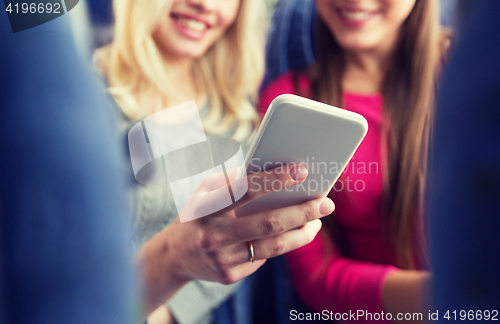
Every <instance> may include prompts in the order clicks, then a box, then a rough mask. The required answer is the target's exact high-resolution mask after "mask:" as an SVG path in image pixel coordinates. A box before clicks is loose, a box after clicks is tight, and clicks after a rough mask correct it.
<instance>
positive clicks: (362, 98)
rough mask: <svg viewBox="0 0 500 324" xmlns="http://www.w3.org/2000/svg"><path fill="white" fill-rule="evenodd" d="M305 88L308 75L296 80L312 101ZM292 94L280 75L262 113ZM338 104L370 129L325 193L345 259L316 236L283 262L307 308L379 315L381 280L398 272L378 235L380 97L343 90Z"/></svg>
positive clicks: (266, 96) (290, 80) (266, 93)
mask: <svg viewBox="0 0 500 324" xmlns="http://www.w3.org/2000/svg"><path fill="white" fill-rule="evenodd" d="M310 86H311V81H310V80H309V79H308V78H307V77H305V76H301V77H300V78H299V89H300V93H301V95H303V96H308V97H311V96H310V94H311V92H310V89H311V87H310ZM295 92H296V91H295V88H294V82H293V78H292V75H291V74H290V73H289V74H285V75H284V76H282V77H280V78H279V79H278V80H276V81H275V82H273V83H272V84H271V85H270V86H269V87H267V88H266V89H265V90H264V92H263V94H262V96H261V105H260V111H261V113H265V111H266V110H267V107H268V106H269V104H270V103H271V101H272V100H273V99H274V98H275V97H276V96H278V95H281V94H285V93H292V94H293V93H295ZM343 100H344V105H345V107H344V108H345V109H347V110H350V111H353V112H356V113H359V114H361V115H363V116H364V117H365V118H366V120H367V121H368V126H369V129H368V133H367V135H366V137H365V139H364V140H363V142H362V143H361V145H360V146H359V148H358V150H357V151H356V153H355V154H354V156H353V158H352V160H351V161H350V162H349V164H348V165H347V167H346V169H345V171H344V173H343V174H342V176H341V177H340V178H339V180H338V181H337V183H336V184H335V186H334V188H333V189H332V191H331V192H330V194H329V196H330V197H331V198H332V199H334V202H335V206H336V208H335V212H334V213H333V216H329V217H335V218H336V220H337V223H338V225H339V227H340V231H341V233H342V238H343V241H344V242H345V246H344V248H345V249H346V251H345V252H346V255H348V257H345V256H341V255H340V254H339V253H338V251H337V249H336V247H335V245H334V244H333V242H329V243H327V241H326V238H325V237H323V236H322V235H318V236H317V237H316V238H315V239H314V240H313V242H312V243H311V244H309V245H307V246H304V247H302V248H300V249H298V250H295V251H293V252H290V253H288V254H287V256H286V259H287V262H288V266H289V268H290V273H291V277H292V281H293V284H294V286H295V287H296V289H297V291H298V293H299V294H300V295H301V297H302V299H303V300H304V301H305V303H306V304H307V305H308V306H309V307H311V308H312V309H314V310H316V311H322V310H329V311H333V312H335V313H345V312H347V313H349V311H352V312H356V311H358V310H363V311H365V312H370V313H380V312H382V311H384V307H383V299H382V289H383V284H384V280H385V278H386V276H387V275H388V274H389V273H390V272H392V271H396V270H397V268H396V267H394V266H393V265H394V264H395V256H394V255H393V253H392V252H391V249H390V248H389V246H388V244H387V242H386V240H384V238H383V233H382V193H383V174H382V171H383V166H382V154H385V153H383V150H384V146H383V145H382V140H381V139H382V136H381V125H382V104H383V97H382V95H380V94H375V95H360V94H353V93H347V92H344V94H343ZM333 195H335V197H333ZM360 320H361V319H360ZM344 321H345V320H344ZM376 322H378V323H380V321H376Z"/></svg>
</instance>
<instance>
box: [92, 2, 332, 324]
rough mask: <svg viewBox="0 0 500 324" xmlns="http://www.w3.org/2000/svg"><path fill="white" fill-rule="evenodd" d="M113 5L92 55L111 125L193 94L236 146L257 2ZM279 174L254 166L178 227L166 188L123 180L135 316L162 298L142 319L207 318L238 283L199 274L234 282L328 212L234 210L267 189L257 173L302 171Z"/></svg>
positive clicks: (258, 59) (252, 84)
mask: <svg viewBox="0 0 500 324" xmlns="http://www.w3.org/2000/svg"><path fill="white" fill-rule="evenodd" d="M114 11H115V18H116V26H115V28H116V30H115V38H114V41H113V42H112V43H111V44H110V45H109V46H106V47H104V48H101V49H99V50H98V51H97V53H96V55H95V59H96V65H97V66H98V68H99V69H100V70H102V72H103V73H104V75H105V77H106V79H107V83H108V86H109V91H110V93H111V94H112V95H113V97H114V99H115V100H116V102H117V106H118V108H117V111H118V115H119V119H120V122H121V125H122V127H121V128H122V131H124V132H125V131H127V130H128V129H130V127H131V126H132V125H135V124H136V123H137V122H138V121H139V120H140V119H142V118H145V117H148V116H150V115H152V114H154V113H156V112H159V111H161V110H163V109H168V107H172V106H174V105H177V104H180V103H183V102H187V101H190V100H196V101H197V103H198V107H199V108H200V116H201V117H202V121H203V124H204V125H203V126H204V129H205V131H206V132H207V133H208V134H207V135H208V136H224V137H232V138H234V139H237V140H239V141H242V144H243V147H244V148H245V147H247V146H248V141H249V138H250V137H251V135H252V133H253V131H254V129H255V126H256V122H257V114H256V112H255V109H254V107H253V105H252V101H253V100H254V99H255V98H256V95H257V91H258V87H259V85H260V82H261V79H262V76H263V72H264V48H263V42H264V33H265V30H264V27H265V22H266V21H265V19H266V18H265V17H266V15H265V7H264V3H263V1H262V0H173V1H172V0H155V1H139V0H115V1H114ZM286 171H287V172H281V173H278V172H268V173H267V174H260V175H255V176H256V179H257V180H255V179H254V182H253V183H249V190H248V191H247V195H246V196H245V197H244V198H242V199H241V200H239V201H238V202H237V203H236V204H234V205H233V206H231V207H230V208H227V209H225V210H222V211H220V212H217V213H214V214H213V215H210V216H207V217H204V218H203V219H197V220H193V221H190V222H187V223H183V224H180V223H179V221H178V218H177V215H178V212H180V211H178V210H176V207H175V205H174V201H173V199H172V193H171V191H170V189H169V187H168V186H166V187H156V186H155V187H153V186H149V185H144V186H143V185H136V186H135V187H134V188H133V190H132V191H133V192H132V197H133V199H132V212H133V213H134V217H133V219H134V221H133V224H134V240H133V241H134V251H138V252H137V257H136V260H137V262H138V264H139V266H140V268H141V270H142V277H143V279H142V280H143V286H144V292H145V306H144V307H145V311H144V313H145V314H149V313H150V312H151V311H153V310H154V309H156V308H157V307H158V306H160V305H162V304H164V303H165V301H167V300H168V305H167V307H163V306H162V307H160V308H158V310H157V311H156V312H155V313H153V315H152V316H150V318H149V320H150V322H155V323H169V322H172V321H173V320H174V318H175V320H176V321H177V322H179V323H208V322H210V320H211V319H212V316H211V314H212V311H213V310H214V309H215V308H216V307H217V306H218V305H220V304H221V303H222V302H223V301H224V300H225V299H227V298H228V297H229V296H230V295H231V293H233V292H234V291H235V289H236V288H237V287H236V286H235V285H229V286H224V285H220V284H218V283H209V282H207V281H215V282H219V283H224V284H231V283H235V282H236V281H238V280H240V279H242V278H244V277H245V276H247V275H249V274H251V273H252V272H254V271H256V270H257V269H258V268H259V267H260V266H261V265H262V264H263V263H264V262H265V259H267V258H269V257H273V256H276V255H280V254H282V253H285V252H287V251H290V250H292V249H295V248H298V247H300V246H303V245H304V244H307V243H308V242H310V241H311V240H312V238H313V237H314V236H315V235H316V233H317V232H318V231H319V228H320V226H321V224H320V222H319V221H318V220H317V218H319V217H320V215H323V214H324V215H326V214H328V213H329V212H331V210H333V203H332V202H331V200H330V199H328V198H325V199H318V200H315V201H312V202H309V203H306V204H303V205H300V206H292V207H288V208H284V209H281V210H275V211H272V213H273V215H274V217H268V216H269V215H268V213H261V214H256V215H255V216H253V215H251V216H248V217H244V218H241V219H238V218H236V217H235V213H234V209H235V208H237V206H238V205H241V204H244V203H246V202H249V201H251V200H254V199H256V198H258V197H260V196H262V195H264V194H266V193H265V192H264V191H263V190H261V189H257V188H263V187H264V186H259V184H258V183H259V182H261V181H269V177H272V178H273V179H275V180H277V181H282V182H283V183H286V184H284V185H283V188H286V187H290V185H294V184H297V183H300V182H302V181H303V180H304V179H305V177H306V176H307V170H305V169H304V168H303V167H302V166H294V165H290V166H288V167H287V168H286ZM266 178H268V179H267V180H266ZM223 180H224V181H222V183H224V184H225V179H223ZM237 181H247V179H246V178H242V179H239V180H237ZM219 182H220V181H219ZM254 185H256V187H255V188H253V186H254ZM216 191H217V190H215V191H214V192H216ZM267 193H268V192H267ZM210 194H211V193H208V195H210ZM215 197H216V195H215ZM208 200H210V199H208ZM311 208H314V209H311ZM278 215H279V216H280V217H277V216H278ZM174 220H175V221H174ZM311 220H313V221H312V222H310V223H308V224H307V225H306V226H303V227H300V228H298V229H295V230H292V231H287V230H288V229H294V228H297V226H300V225H303V224H305V223H307V222H309V221H311ZM277 245H278V246H277ZM249 255H250V258H249ZM248 261H251V262H248ZM254 261H255V262H254ZM194 279H203V280H207V281H196V280H195V281H193V280H194ZM174 294H175V296H174Z"/></svg>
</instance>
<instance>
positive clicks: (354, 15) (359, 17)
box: [337, 9, 375, 23]
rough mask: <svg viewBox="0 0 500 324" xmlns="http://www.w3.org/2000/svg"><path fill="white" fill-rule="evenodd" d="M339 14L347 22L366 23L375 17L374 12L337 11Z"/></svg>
mask: <svg viewBox="0 0 500 324" xmlns="http://www.w3.org/2000/svg"><path fill="white" fill-rule="evenodd" d="M337 13H338V14H339V15H340V16H341V17H342V18H344V19H345V20H347V21H351V22H355V23H356V22H364V21H366V20H368V19H370V18H371V17H373V16H374V15H375V12H373V11H352V10H342V9H337Z"/></svg>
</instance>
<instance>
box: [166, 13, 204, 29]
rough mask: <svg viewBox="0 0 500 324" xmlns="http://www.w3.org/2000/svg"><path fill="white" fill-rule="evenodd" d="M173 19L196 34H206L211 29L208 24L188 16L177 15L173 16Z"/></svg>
mask: <svg viewBox="0 0 500 324" xmlns="http://www.w3.org/2000/svg"><path fill="white" fill-rule="evenodd" d="M171 17H172V18H173V19H174V20H175V21H176V22H177V23H178V24H179V25H181V26H184V27H186V28H187V29H190V30H192V31H195V32H204V31H206V30H207V29H209V28H210V26H208V25H207V24H205V23H204V22H202V21H199V20H196V19H193V18H190V17H186V16H180V15H176V14H172V15H171Z"/></svg>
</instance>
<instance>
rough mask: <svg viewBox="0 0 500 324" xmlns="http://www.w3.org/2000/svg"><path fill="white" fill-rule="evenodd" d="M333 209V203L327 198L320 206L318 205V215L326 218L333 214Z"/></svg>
mask: <svg viewBox="0 0 500 324" xmlns="http://www.w3.org/2000/svg"><path fill="white" fill-rule="evenodd" d="M334 208H335V206H334V204H333V201H331V200H330V199H328V198H325V199H323V201H322V202H321V204H319V214H320V215H321V216H328V215H330V214H331V213H333V209H334Z"/></svg>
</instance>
